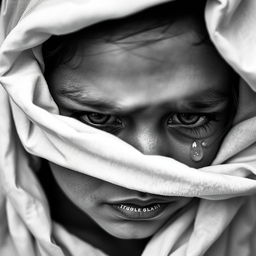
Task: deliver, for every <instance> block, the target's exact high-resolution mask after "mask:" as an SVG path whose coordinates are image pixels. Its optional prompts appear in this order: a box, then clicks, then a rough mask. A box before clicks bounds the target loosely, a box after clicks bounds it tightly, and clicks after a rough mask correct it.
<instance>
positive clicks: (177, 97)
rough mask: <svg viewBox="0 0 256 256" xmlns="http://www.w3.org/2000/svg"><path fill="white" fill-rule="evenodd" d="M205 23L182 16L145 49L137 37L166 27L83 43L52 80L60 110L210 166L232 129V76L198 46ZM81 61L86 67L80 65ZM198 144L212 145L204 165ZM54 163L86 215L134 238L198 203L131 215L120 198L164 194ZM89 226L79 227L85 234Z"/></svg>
mask: <svg viewBox="0 0 256 256" xmlns="http://www.w3.org/2000/svg"><path fill="white" fill-rule="evenodd" d="M197 26H198V25H197V24H196V22H195V21H193V20H191V19H183V20H180V21H178V22H176V23H174V24H173V25H172V26H171V28H170V30H173V31H182V33H179V34H178V35H175V36H170V37H167V38H166V39H164V40H159V41H158V42H155V43H150V44H147V45H144V46H136V47H131V42H132V41H133V40H134V41H136V40H139V39H142V38H143V40H145V39H149V40H150V39H152V38H155V37H159V36H160V31H159V30H155V31H150V32H146V33H144V34H140V35H136V36H133V37H131V38H126V39H124V40H123V41H121V42H119V43H118V44H110V43H109V44H107V43H105V42H103V41H101V40H99V41H95V42H93V43H92V42H90V41H89V42H88V41H87V42H85V41H83V42H81V46H82V47H80V48H79V50H78V52H77V56H75V57H74V58H73V60H71V61H70V62H69V63H66V64H63V65H60V66H59V67H58V68H57V69H56V70H54V72H52V74H51V75H50V76H49V78H48V83H49V85H50V88H51V93H52V96H53V98H54V100H55V102H56V103H57V105H58V107H59V109H60V113H61V114H62V115H65V116H70V117H73V118H76V119H78V120H80V121H81V122H84V123H85V124H87V125H90V126H93V127H95V128H98V129H101V130H104V131H106V132H110V133H112V134H114V135H115V136H117V137H119V138H120V139H122V140H124V141H126V142H127V143H129V144H131V145H132V146H134V147H135V148H137V149H138V150H140V151H141V152H143V153H144V154H148V155H162V156H167V157H172V158H174V159H176V160H177V161H180V162H182V163H184V164H187V165H189V166H191V167H195V168H200V167H203V166H207V165H209V164H210V163H211V162H212V160H213V159H214V157H215V156H216V153H217V151H218V149H219V147H220V144H221V141H222V139H223V136H224V135H225V133H226V131H227V130H228V128H229V127H230V123H231V119H232V115H231V114H230V113H231V112H230V111H231V110H230V107H231V105H232V103H231V102H232V100H231V96H230V95H231V86H232V78H231V77H232V74H231V70H230V68H229V67H228V66H227V64H226V63H225V62H224V61H223V60H222V59H221V58H220V57H219V55H218V53H217V52H216V50H215V49H214V48H213V47H212V46H210V45H208V44H204V43H202V44H196V42H198V40H199V36H198V32H197ZM133 46H134V44H133ZM77 60H78V62H79V65H74V63H76V62H77ZM81 60H82V61H81ZM74 66H75V67H74ZM194 141H198V142H200V143H201V142H203V141H204V142H205V143H206V145H207V146H206V147H204V148H203V153H204V157H203V159H202V160H201V161H198V162H196V161H194V160H193V159H192V158H191V156H190V151H191V145H192V143H193V142H194ZM50 167H51V170H52V172H53V175H54V177H55V179H56V181H57V183H58V185H59V186H60V188H61V189H62V191H63V192H64V194H65V195H66V196H67V197H68V198H69V199H70V200H71V201H72V202H73V204H74V205H75V206H76V207H78V208H79V209H80V211H81V212H80V213H79V216H80V218H81V220H85V219H86V218H88V217H87V216H89V217H90V218H91V219H92V220H93V221H95V222H96V223H97V224H98V225H99V226H100V227H101V228H102V229H104V230H105V231H106V232H107V233H109V234H111V235H112V236H114V237H118V238H121V239H127V241H128V240H129V239H139V238H147V237H150V236H152V235H153V234H154V233H156V231H157V230H158V229H159V228H160V227H161V226H162V225H163V224H164V223H165V222H166V221H167V220H168V219H170V218H171V217H172V216H173V215H174V214H175V213H177V211H179V210H181V209H183V208H184V206H186V205H187V204H188V203H189V202H190V201H191V199H190V198H179V199H177V198H164V199H163V200H165V202H166V208H165V209H164V210H163V211H162V212H161V214H159V215H157V216H156V217H155V218H152V219H151V218H149V219H146V220H143V219H138V220H134V219H130V218H129V217H127V218H125V217H123V216H122V214H121V215H120V214H119V212H118V211H116V210H115V209H114V208H113V207H112V204H113V203H115V202H124V204H125V202H126V201H127V200H128V199H134V198H135V199H139V200H141V201H143V200H149V199H154V200H156V201H157V200H158V199H159V198H162V197H158V196H155V195H151V194H145V193H141V192H138V191H132V190H128V189H125V188H122V187H119V186H116V185H113V184H110V183H107V182H105V181H102V180H98V179H96V178H93V177H89V176H87V175H84V174H81V173H77V172H73V171H70V170H68V169H66V168H64V167H61V166H57V165H55V164H53V163H50ZM85 168H86V167H85ZM159 200H160V199H159ZM65 203H67V202H65V201H62V202H59V204H62V205H65ZM66 215H67V217H66V219H68V216H69V214H66ZM64 219H65V218H64ZM71 222H72V221H71ZM69 223H70V220H69ZM85 223H86V221H82V222H81V226H80V227H81V228H80V229H79V226H77V227H75V228H74V230H77V233H82V231H83V230H86V224H85ZM75 225H76V224H74V226H75ZM74 232H75V231H74ZM99 236H101V235H100V234H99ZM103 236H104V235H103ZM84 239H85V240H86V238H84ZM102 249H103V250H104V245H102ZM133 255H135V254H133Z"/></svg>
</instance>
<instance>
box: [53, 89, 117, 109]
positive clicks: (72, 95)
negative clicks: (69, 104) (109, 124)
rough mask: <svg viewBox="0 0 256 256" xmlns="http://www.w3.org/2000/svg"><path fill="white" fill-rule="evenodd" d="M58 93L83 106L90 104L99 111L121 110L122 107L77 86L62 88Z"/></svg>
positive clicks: (89, 105)
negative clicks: (91, 94)
mask: <svg viewBox="0 0 256 256" xmlns="http://www.w3.org/2000/svg"><path fill="white" fill-rule="evenodd" d="M57 94H58V95H59V96H61V97H65V98H67V99H69V100H72V101H74V102H76V103H78V104H80V105H82V106H88V107H91V108H94V109H96V110H98V111H112V112H115V111H119V110H120V107H118V106H117V105H116V104H114V103H113V102H111V101H108V100H106V99H101V98H97V97H96V96H95V97H93V96H89V95H88V94H89V93H86V92H84V91H82V92H81V90H78V89H76V88H62V89H60V90H58V91H57Z"/></svg>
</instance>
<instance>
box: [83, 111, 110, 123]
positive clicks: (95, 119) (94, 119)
mask: <svg viewBox="0 0 256 256" xmlns="http://www.w3.org/2000/svg"><path fill="white" fill-rule="evenodd" d="M110 117H111V115H105V114H100V113H88V114H87V118H88V120H89V121H90V122H91V123H93V124H105V123H106V122H107V121H108V120H109V118H110Z"/></svg>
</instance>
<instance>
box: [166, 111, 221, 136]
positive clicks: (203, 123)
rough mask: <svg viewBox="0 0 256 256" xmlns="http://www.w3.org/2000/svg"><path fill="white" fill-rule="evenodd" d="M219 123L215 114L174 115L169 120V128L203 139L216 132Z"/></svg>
mask: <svg viewBox="0 0 256 256" xmlns="http://www.w3.org/2000/svg"><path fill="white" fill-rule="evenodd" d="M217 121H218V119H217V116H216V114H214V113H207V114H204V113H199V114H194V113H173V114H172V115H171V116H169V118H168V120H167V126H168V127H169V128H174V129H176V130H177V131H179V132H180V133H181V134H185V135H186V136H189V137H193V138H203V137H206V136H210V135H211V134H212V133H213V132H215V131H216V128H217V127H216V125H215V124H216V122H217Z"/></svg>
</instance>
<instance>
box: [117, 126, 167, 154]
mask: <svg viewBox="0 0 256 256" xmlns="http://www.w3.org/2000/svg"><path fill="white" fill-rule="evenodd" d="M120 138H121V139H122V140H124V141H126V142H127V143H129V144H130V145H132V146H133V147H135V148H136V149H138V150H139V151H140V152H142V153H143V154H146V155H161V156H169V157H170V156H171V148H170V146H169V145H168V144H169V143H168V141H169V140H168V135H167V134H166V132H165V131H164V130H163V129H162V130H161V128H156V127H151V126H149V125H146V124H144V125H140V126H137V127H134V128H132V129H128V130H127V131H126V132H125V133H123V134H122V135H121V136H120Z"/></svg>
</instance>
